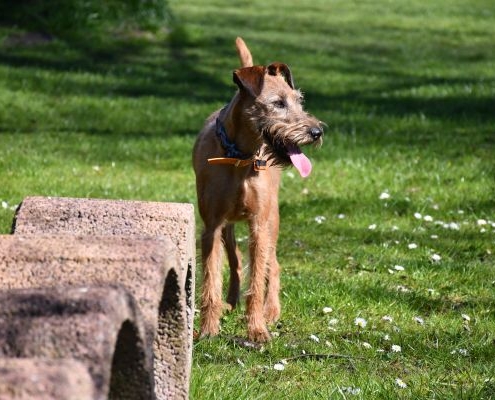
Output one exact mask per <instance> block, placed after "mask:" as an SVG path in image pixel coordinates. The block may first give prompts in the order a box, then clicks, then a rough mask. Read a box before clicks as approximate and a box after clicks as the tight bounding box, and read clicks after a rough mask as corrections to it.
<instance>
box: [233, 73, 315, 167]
mask: <svg viewBox="0 0 495 400" xmlns="http://www.w3.org/2000/svg"><path fill="white" fill-rule="evenodd" d="M234 82H235V83H236V84H237V86H238V87H239V90H240V94H241V96H243V97H244V98H245V99H247V102H248V104H249V106H248V107H247V108H246V110H245V112H246V113H247V116H248V117H249V119H250V120H251V122H252V124H253V128H254V130H256V131H257V132H259V134H260V135H261V137H262V138H263V141H264V143H265V146H264V147H263V148H264V152H265V153H266V155H267V157H268V158H269V159H271V160H272V162H273V163H274V164H276V165H281V166H288V165H294V166H295V167H296V168H297V170H298V171H299V173H300V174H301V176H303V177H306V176H308V175H309V174H310V173H311V162H310V161H309V159H308V158H307V157H306V156H305V155H304V154H303V153H302V152H301V149H300V146H304V145H307V144H316V145H320V144H321V143H322V136H323V128H322V125H323V124H322V122H321V121H319V120H318V119H316V118H315V117H313V116H312V115H310V114H308V113H306V112H305V111H304V109H303V95H302V93H301V92H300V91H299V90H297V89H295V85H294V80H293V78H292V73H291V71H290V69H289V67H288V66H287V65H286V64H282V63H272V64H270V65H268V66H260V65H258V66H253V67H246V68H240V69H237V70H235V71H234Z"/></svg>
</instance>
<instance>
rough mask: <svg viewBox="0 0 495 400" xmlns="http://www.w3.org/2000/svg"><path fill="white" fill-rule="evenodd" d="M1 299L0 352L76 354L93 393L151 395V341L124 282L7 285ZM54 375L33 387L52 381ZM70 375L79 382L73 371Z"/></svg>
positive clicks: (99, 399)
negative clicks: (32, 286) (15, 287)
mask: <svg viewBox="0 0 495 400" xmlns="http://www.w3.org/2000/svg"><path fill="white" fill-rule="evenodd" d="M0 304H1V305H2V306H1V308H0V357H1V358H4V357H19V358H23V357H25V358H35V357H38V358H42V359H51V360H56V359H62V360H64V359H66V358H74V359H76V360H78V361H80V362H81V363H83V364H84V365H85V366H86V368H87V371H89V374H90V375H91V379H92V388H93V390H92V398H94V399H97V400H103V399H107V398H109V399H124V400H131V399H139V400H148V399H151V398H152V397H153V363H152V357H153V352H152V347H151V346H150V345H149V343H148V341H147V340H146V332H145V328H144V321H143V319H142V316H141V313H140V311H139V308H138V306H137V304H136V303H135V300H134V298H133V297H132V295H131V294H130V293H129V292H128V291H127V290H125V289H124V288H123V287H121V286H118V287H117V286H102V287H96V286H91V287H60V286H57V287H55V288H40V289H18V290H7V291H0ZM61 376H62V377H63V375H61ZM50 379H51V375H46V376H45V377H44V382H39V384H37V385H33V389H36V388H38V390H39V389H41V388H42V387H43V386H44V385H45V386H47V387H49V385H50V382H51V380H50ZM66 379H67V380H68V381H69V380H70V379H72V380H73V381H75V382H76V383H77V382H78V381H77V380H75V379H74V377H73V375H72V372H71V373H70V374H69V371H68V372H67V375H66ZM81 382H82V381H81ZM68 383H70V382H68Z"/></svg>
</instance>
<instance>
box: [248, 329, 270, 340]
mask: <svg viewBox="0 0 495 400" xmlns="http://www.w3.org/2000/svg"><path fill="white" fill-rule="evenodd" d="M271 338H272V337H271V335H270V332H268V329H266V328H265V327H263V328H256V329H249V328H248V339H249V340H251V341H253V342H256V343H265V342H268V341H269V340H270V339H271Z"/></svg>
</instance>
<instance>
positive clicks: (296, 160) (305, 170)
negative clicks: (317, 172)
mask: <svg viewBox="0 0 495 400" xmlns="http://www.w3.org/2000/svg"><path fill="white" fill-rule="evenodd" d="M289 157H290V160H291V161H292V164H293V165H294V167H296V169H297V170H298V171H299V174H301V176H302V177H303V178H306V177H307V176H309V174H310V173H311V168H312V166H311V161H309V158H308V157H306V156H305V155H304V154H303V153H302V152H301V150H299V149H298V148H294V149H291V150H290V151H289Z"/></svg>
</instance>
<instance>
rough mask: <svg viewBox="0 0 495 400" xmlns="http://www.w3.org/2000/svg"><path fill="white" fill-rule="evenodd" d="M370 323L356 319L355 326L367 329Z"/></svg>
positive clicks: (362, 319)
mask: <svg viewBox="0 0 495 400" xmlns="http://www.w3.org/2000/svg"><path fill="white" fill-rule="evenodd" d="M367 324H368V322H367V321H366V320H365V319H364V318H359V317H358V318H356V319H355V320H354V325H357V326H359V327H360V328H365V327H366V325H367Z"/></svg>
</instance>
